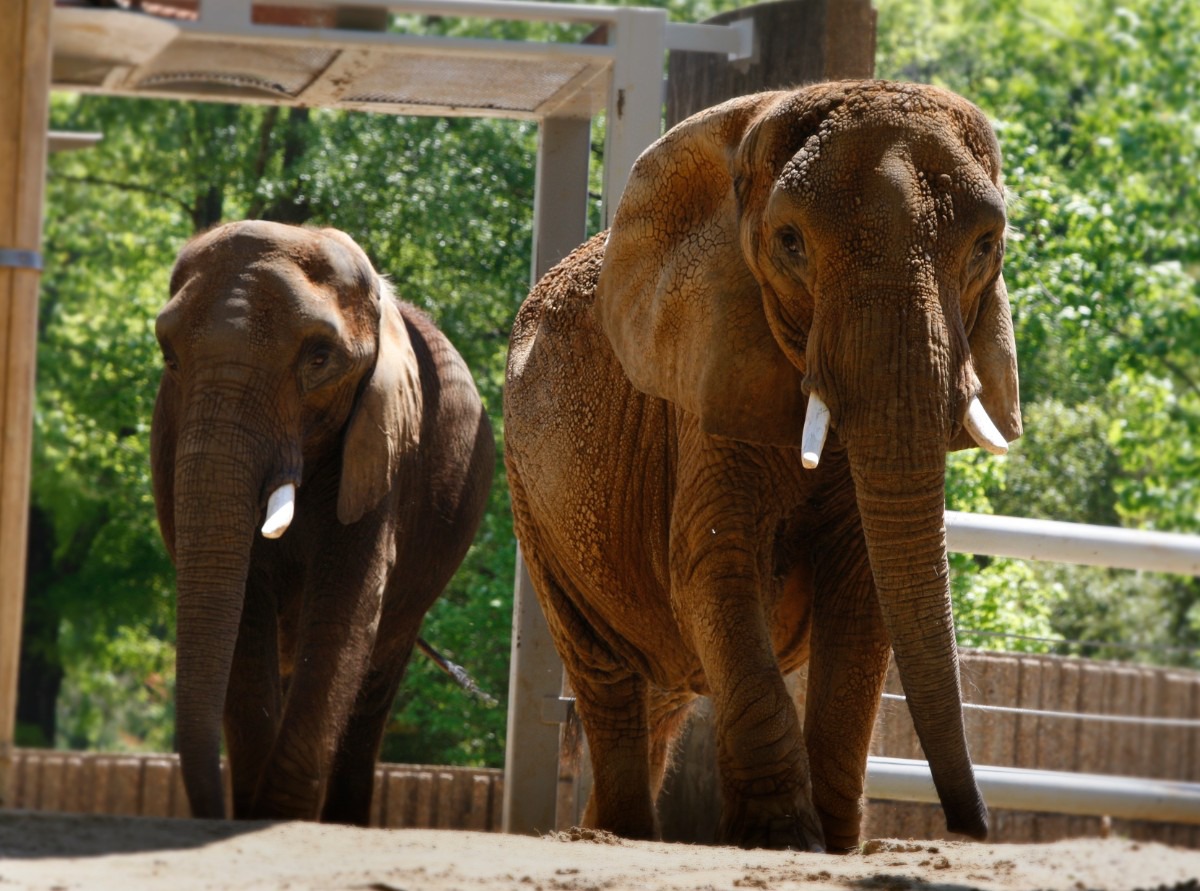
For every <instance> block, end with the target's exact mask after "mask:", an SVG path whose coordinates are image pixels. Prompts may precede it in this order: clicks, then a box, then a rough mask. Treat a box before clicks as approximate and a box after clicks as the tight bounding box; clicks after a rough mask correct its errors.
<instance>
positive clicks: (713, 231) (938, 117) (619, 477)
mask: <svg viewBox="0 0 1200 891" xmlns="http://www.w3.org/2000/svg"><path fill="white" fill-rule="evenodd" d="M1005 235H1006V217H1005V196H1004V191H1003V185H1002V178H1001V161H1000V153H999V148H998V144H997V140H996V137H995V135H994V133H993V131H992V128H991V126H990V125H989V123H988V121H987V119H986V118H985V116H984V115H983V113H982V112H980V111H979V110H978V109H977V108H976V107H975V106H974V105H972V104H971V103H969V102H968V101H967V100H965V99H963V98H961V97H959V96H957V95H955V94H953V93H951V92H949V91H946V90H942V89H939V88H936V87H932V86H922V85H916V84H904V83H895V82H887V81H874V80H854V81H839V82H829V83H821V84H815V85H809V86H804V87H801V88H797V89H793V90H784V91H770V92H763V93H757V94H754V95H749V96H744V97H741V98H737V99H733V100H731V101H728V102H726V103H724V104H721V105H717V106H715V107H713V108H710V109H708V110H706V111H703V112H700V113H699V114H697V115H694V116H692V117H690V118H688V119H686V120H684V121H682V122H681V123H679V124H678V125H676V126H675V127H673V128H672V129H670V130H669V131H668V132H667V133H666V134H665V135H664V136H662V137H661V138H660V139H659V140H658V141H657V142H655V143H654V144H653V145H651V146H650V147H649V148H648V149H647V150H646V151H645V152H644V153H643V154H642V155H641V156H640V157H639V159H638V160H637V162H636V164H635V166H634V168H633V171H632V173H631V176H630V178H629V181H628V184H627V186H626V188H625V191H624V193H623V195H622V197H621V199H620V202H619V204H618V206H617V209H616V213H615V216H614V219H613V223H612V227H611V229H610V230H609V231H608V232H607V233H601V234H599V235H597V236H595V237H594V238H592V239H591V240H590V241H588V242H587V243H585V244H584V245H582V246H581V247H579V248H577V249H576V250H575V252H574V253H572V254H570V255H569V256H568V257H567V258H566V259H564V260H563V261H562V262H561V263H559V265H557V266H556V267H554V268H553V269H551V270H550V271H549V272H548V273H547V274H546V275H545V276H544V277H543V278H542V279H541V281H540V282H538V283H537V284H536V285H535V287H534V289H533V290H532V291H531V293H530V294H529V296H528V298H527V299H526V300H525V302H524V304H523V305H522V307H521V308H520V310H519V312H518V314H517V317H516V319H515V323H514V326H513V330H512V334H511V338H510V352H509V359H508V365H507V369H506V384H505V398H504V423H505V460H506V464H507V470H508V478H509V484H510V487H511V494H512V506H513V514H514V524H515V529H516V534H517V538H518V540H519V542H520V546H521V550H522V553H523V554H524V556H525V558H526V560H527V563H528V568H529V572H530V578H531V580H532V582H533V586H534V589H535V591H536V594H537V597H538V600H539V603H540V605H541V607H542V610H543V612H544V614H545V616H546V619H547V622H548V624H549V627H550V631H551V635H552V637H553V639H554V641H555V645H556V648H557V650H558V652H559V654H560V655H561V656H562V659H563V662H564V668H565V671H566V675H567V679H568V681H569V682H570V685H571V687H572V688H573V690H574V695H575V708H576V710H577V712H578V715H579V718H580V721H581V722H582V725H583V728H584V733H585V737H586V739H587V741H588V745H589V748H590V752H591V765H592V771H593V792H592V795H591V798H590V800H589V802H588V805H587V808H586V810H585V813H584V819H585V821H586V822H587V824H588V825H591V826H594V827H597V828H601V829H604V830H608V831H610V832H613V833H615V834H618V835H621V836H627V837H632V838H655V837H656V836H657V835H658V822H657V816H656V812H655V799H656V796H657V794H658V792H659V790H660V789H661V785H662V780H663V775H664V771H665V770H666V769H667V768H668V766H669V763H670V756H671V748H672V743H673V741H674V740H675V739H676V737H677V735H678V732H679V730H680V728H681V727H683V726H684V724H685V722H686V719H687V716H688V711H689V706H690V705H691V704H692V703H693V701H694V699H695V697H697V696H698V695H707V696H710V697H711V698H712V702H713V713H714V732H715V739H716V749H717V767H718V774H719V778H720V780H719V784H720V789H721V796H722V809H721V819H720V824H719V833H720V838H721V840H723V841H725V842H726V843H730V844H737V845H741V846H744V847H778V848H794V849H802V850H814V851H819V850H826V851H847V850H852V849H854V848H855V847H856V846H857V844H858V841H859V833H860V829H861V819H862V796H863V785H864V775H865V770H866V760H867V752H868V747H869V744H870V739H871V732H872V726H873V723H874V718H875V715H876V711H877V709H878V704H879V700H880V694H881V688H882V684H883V681H884V676H885V673H886V670H887V666H888V661H889V655H890V653H892V652H894V655H895V659H896V663H897V666H898V670H899V673H900V678H901V681H902V683H903V686H904V689H905V691H906V694H907V699H908V706H909V708H910V710H911V712H912V715H913V720H914V722H915V724H916V729H917V732H918V734H919V738H920V740H921V743H922V746H923V748H924V750H925V753H926V756H927V758H928V761H929V764H930V769H931V772H932V775H933V779H934V782H935V784H936V787H937V791H938V794H939V796H940V799H941V803H942V806H943V810H944V812H945V816H946V821H947V826H948V827H949V829H950V830H951V831H954V832H957V833H961V834H965V835H968V836H972V837H974V838H985V837H986V834H987V825H988V824H987V820H988V817H987V808H986V806H985V803H984V801H983V799H982V797H981V795H980V792H979V789H978V786H977V783H976V781H975V776H974V769H973V767H972V764H971V761H970V757H969V753H968V751H967V744H966V739H965V736H964V732H963V720H962V708H961V690H960V682H959V675H958V658H957V650H956V643H955V635H954V625H953V618H952V614H951V601H950V594H949V583H948V578H949V574H948V564H947V557H946V538H945V524H944V511H945V467H946V455H947V452H949V451H952V450H956V449H962V448H968V447H971V446H974V445H980V446H982V447H983V448H984V449H987V450H988V451H990V452H994V453H1001V452H1003V451H1005V450H1006V448H1007V446H1008V443H1009V442H1010V441H1011V440H1013V439H1015V438H1016V437H1018V436H1020V434H1021V417H1020V403H1019V394H1018V380H1017V365H1016V349H1015V343H1014V338H1013V327H1012V318H1011V313H1010V308H1009V305H1008V296H1007V292H1006V290H1005V285H1004V279H1003V275H1002V270H1001V265H1002V256H1003V253H1004V244H1005ZM805 663H807V665H808V681H807V694H806V705H805V714H804V716H803V719H802V720H801V716H800V715H798V714H797V709H796V707H795V705H794V703H793V701H792V699H791V698H790V697H789V695H788V692H787V689H786V687H785V681H784V675H786V674H787V673H789V672H791V671H793V670H795V669H796V668H798V667H800V666H802V665H804V664H805Z"/></svg>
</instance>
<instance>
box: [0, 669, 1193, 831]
mask: <svg viewBox="0 0 1200 891" xmlns="http://www.w3.org/2000/svg"><path fill="white" fill-rule="evenodd" d="M962 677H963V693H964V699H965V701H966V702H969V703H979V704H983V705H1002V706H1016V707H1018V708H1023V709H1031V710H1035V709H1036V710H1040V711H1055V712H1072V713H1080V714H1084V715H1086V714H1099V715H1105V714H1107V715H1134V716H1139V717H1146V718H1150V717H1163V718H1188V719H1200V672H1193V671H1186V670H1182V669H1162V668H1145V667H1135V666H1126V665H1116V664H1113V663H1109V662H1096V661H1091V660H1087V659H1065V658H1059V657H1054V656H1016V655H1005V654H995V653H988V652H982V651H964V652H963V654H962ZM793 686H794V689H795V690H796V697H797V706H798V707H799V708H800V709H801V714H803V705H804V703H803V697H804V694H803V689H804V685H803V683H802V681H800V679H793ZM886 690H887V692H889V693H900V692H901V689H900V684H899V680H898V678H897V677H896V673H895V670H894V668H893V669H892V671H891V672H890V673H889V676H888V680H887V685H886ZM966 722H967V737H968V741H969V744H970V747H971V754H972V757H973V759H974V761H975V763H977V764H990V765H997V766H1012V767H1030V768H1040V769H1044V770H1063V771H1078V772H1085V773H1099V774H1112V775H1117V776H1139V777H1148V778H1154V779H1173V780H1183V781H1190V782H1200V728H1197V727H1195V726H1192V727H1170V726H1161V725H1153V724H1129V723H1102V722H1098V721H1090V720H1087V719H1086V718H1081V717H1075V718H1064V717H1056V716H1050V715H1031V714H1009V713H996V712H981V711H976V710H971V709H967V710H966ZM564 739H565V740H566V745H564V747H563V748H564V753H565V754H564V758H563V761H562V764H561V765H560V767H561V769H560V781H559V790H560V795H559V801H560V806H559V822H560V828H565V827H566V826H569V825H571V824H572V823H574V822H578V820H579V812H580V810H581V807H582V803H583V800H584V798H585V797H586V786H587V782H588V777H587V770H586V767H585V762H586V759H582V760H581V759H580V758H579V757H578V756H579V755H580V753H581V752H582V751H583V749H584V743H583V741H582V739H581V738H580V736H579V733H578V724H577V722H576V723H568V725H567V734H566V736H565V737H564ZM572 752H574V754H575V757H574V758H572V757H570V756H571V753H572ZM871 753H872V754H874V755H888V756H892V757H896V758H922V757H923V755H922V752H921V749H920V745H919V743H918V742H917V738H916V733H915V732H914V730H913V727H912V722H911V720H910V718H909V716H908V709H907V707H906V706H905V704H904V703H903V702H898V701H895V700H889V699H885V700H884V703H883V705H882V707H881V709H880V715H879V720H878V722H877V724H876V728H875V735H874V739H873V741H872V746H871ZM715 760H716V756H715V745H714V742H713V738H712V731H711V726H710V724H709V722H708V719H707V711H706V709H705V708H700V709H698V715H697V717H696V719H695V720H694V721H693V722H692V725H691V727H690V728H689V730H688V731H687V734H686V737H685V739H684V741H683V743H682V745H681V752H680V757H679V761H678V766H677V768H676V769H675V770H674V771H673V773H672V775H671V776H670V777H669V778H668V781H667V784H666V787H665V789H664V794H663V796H662V798H661V799H660V801H659V807H660V812H661V816H662V823H663V833H664V836H665V837H666V838H667V839H668V840H676V841H698V842H711V841H714V840H715V836H716V821H717V817H718V813H719V804H718V795H719V793H718V791H717V781H716V776H715V769H714V767H715ZM13 789H14V798H13V805H14V806H15V807H17V808H25V809H29V810H42V811H61V812H68V813H95V814H125V815H143V816H159V817H179V816H186V815H187V799H186V797H185V795H184V791H183V783H182V779H181V776H180V772H179V763H178V759H177V758H176V757H175V756H173V755H113V754H102V753H81V752H57V751H46V750H36V749H21V750H18V751H17V757H16V766H15V772H14V778H13ZM502 799H503V777H502V772H501V771H499V770H491V769H474V768H460V767H413V766H407V765H397V764H383V765H380V766H379V768H378V769H377V771H376V787H375V802H374V812H373V814H372V824H373V825H376V826H386V827H392V828H440V829H473V830H479V831H485V832H496V831H499V830H500V823H501V817H500V813H501V806H502ZM1109 833H1113V834H1117V835H1122V836H1127V837H1130V838H1135V839H1145V840H1158V841H1162V842H1165V843H1168V844H1174V845H1179V846H1185V847H1193V848H1200V827H1196V826H1184V825H1171V824H1163V823H1152V822H1127V821H1121V820H1112V821H1109V820H1107V819H1105V818H1102V817H1074V816H1065V815H1061V814H1036V813H1026V812H1018V811H1006V810H996V809H993V811H992V838H993V839H994V840H996V841H1055V840H1058V839H1062V838H1070V837H1078V836H1096V835H1104V834H1109ZM864 837H868V838H871V837H873V838H915V839H937V838H943V837H945V823H944V820H943V817H942V812H941V808H940V807H939V806H937V805H927V804H906V803H899V802H890V801H870V802H868V805H867V820H866V825H865V826H864Z"/></svg>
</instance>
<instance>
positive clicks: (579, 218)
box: [503, 117, 591, 833]
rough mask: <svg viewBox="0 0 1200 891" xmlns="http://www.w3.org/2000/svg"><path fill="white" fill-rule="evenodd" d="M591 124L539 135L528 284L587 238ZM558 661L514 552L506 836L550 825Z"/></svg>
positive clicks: (550, 122) (561, 124) (581, 120)
mask: <svg viewBox="0 0 1200 891" xmlns="http://www.w3.org/2000/svg"><path fill="white" fill-rule="evenodd" d="M590 140H591V119H590V118H588V117H554V118H546V119H545V120H543V121H542V123H541V128H540V131H539V134H538V162H537V178H536V181H535V186H534V213H533V269H532V270H531V271H532V276H533V281H534V282H536V281H537V280H538V279H539V278H541V277H542V275H544V274H545V273H546V272H547V271H548V270H549V269H550V268H551V267H552V266H553V265H554V264H555V263H557V262H558V261H559V260H561V259H562V258H563V257H565V256H566V255H567V254H568V253H570V252H571V251H572V250H574V249H575V248H576V247H578V246H579V244H581V243H582V242H583V240H584V239H585V238H586V237H587V200H588V198H587V194H588V190H587V186H588V161H589V157H590V153H591V141H590ZM561 691H562V663H561V662H560V661H559V658H558V653H557V652H556V651H555V649H554V642H553V640H551V638H550V629H549V628H548V627H547V625H546V619H545V616H543V615H542V611H541V608H540V607H539V606H538V601H537V597H536V595H535V593H534V590H533V586H532V583H531V581H530V578H529V571H528V569H527V568H526V566H525V561H524V560H523V559H522V557H521V554H520V551H519V550H518V552H517V578H516V584H515V589H514V592H513V634H512V661H511V663H510V667H509V687H508V734H507V737H506V739H505V745H504V810H503V828H504V831H505V832H516V833H534V832H549V831H550V830H552V829H554V827H555V802H556V800H557V793H558V737H559V723H558V719H557V716H556V711H557V709H556V708H555V707H549V708H548V707H547V706H548V704H552V706H557V700H558V697H559V694H560V692H561Z"/></svg>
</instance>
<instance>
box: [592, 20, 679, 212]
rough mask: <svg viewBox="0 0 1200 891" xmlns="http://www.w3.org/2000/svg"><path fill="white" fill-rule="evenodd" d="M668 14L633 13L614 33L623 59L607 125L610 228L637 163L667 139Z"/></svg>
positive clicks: (618, 63) (606, 181)
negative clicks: (664, 125)
mask: <svg viewBox="0 0 1200 891" xmlns="http://www.w3.org/2000/svg"><path fill="white" fill-rule="evenodd" d="M666 29H667V14H666V12H665V11H664V10H661V9H639V8H636V7H628V8H625V9H622V10H621V15H620V17H619V21H618V22H617V24H616V26H615V27H614V31H615V33H614V35H613V37H614V43H615V44H616V47H617V57H616V60H615V61H614V63H613V76H612V77H613V79H612V85H611V86H610V88H609V102H608V113H607V117H606V119H605V124H606V132H605V148H604V225H605V226H607V225H609V224H611V223H612V216H613V214H614V213H615V212H616V209H617V203H618V202H619V201H620V199H621V193H622V192H624V191H625V183H626V182H627V181H628V180H629V173H630V171H631V170H632V169H633V162H634V161H636V160H637V157H638V155H640V154H641V153H642V152H643V151H644V150H645V149H646V147H647V146H648V145H650V143H652V142H654V140H656V139H658V137H659V136H661V135H662V109H663V98H664V96H663V60H664V57H665V53H666Z"/></svg>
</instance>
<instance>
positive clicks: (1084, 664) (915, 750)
mask: <svg viewBox="0 0 1200 891" xmlns="http://www.w3.org/2000/svg"><path fill="white" fill-rule="evenodd" d="M962 682H963V699H964V701H966V702H973V703H979V704H983V705H1007V706H1017V707H1020V708H1027V709H1040V710H1049V711H1062V712H1078V713H1082V714H1110V715H1134V716H1140V717H1164V718H1193V719H1200V673H1197V672H1194V671H1186V670H1182V669H1169V668H1149V667H1140V666H1129V665H1118V664H1114V663H1108V662H1098V661H1093V660H1088V659H1069V658H1063V657H1056V656H1024V655H1022V656H1018V655H1010V654H997V653H987V652H983V651H974V652H973V651H964V653H963V658H962ZM886 689H887V692H889V693H901V692H902V690H901V688H900V683H899V679H898V678H897V676H896V672H895V667H894V666H893V668H892V670H891V671H890V672H889V675H888V681H887V687H886ZM965 716H966V724H967V742H968V745H969V746H970V750H971V758H972V760H973V761H974V762H975V763H976V764H990V765H997V766H1008V767H1029V768H1040V769H1043V770H1063V771H1073V772H1081V773H1099V774H1111V775H1116V776H1138V777H1150V778H1154V779H1170V780H1182V781H1187V782H1200V729H1198V728H1187V727H1178V728H1174V727H1161V726H1155V725H1137V724H1123V723H1108V722H1098V721H1088V720H1085V719H1067V718H1059V717H1053V716H1046V715H1013V714H998V713H994V712H981V711H976V710H970V709H968V710H966V712H965ZM871 753H872V754H874V755H890V756H892V757H897V758H922V757H923V755H922V753H921V748H920V744H919V743H918V742H917V738H916V733H915V731H914V730H913V727H912V721H911V719H910V718H909V715H908V709H907V707H906V706H905V705H904V703H902V702H896V701H894V700H884V703H883V705H882V707H881V709H880V715H879V720H878V722H877V723H876V727H875V738H874V740H873V741H872V747H871ZM867 811H868V813H867V825H866V832H865V834H867V835H869V836H871V837H900V838H924V839H935V838H946V837H948V836H947V835H946V832H945V823H944V820H943V817H942V812H941V808H940V807H939V806H937V805H918V804H902V803H897V802H877V801H872V802H870V803H869V805H868V809H867ZM1109 833H1112V834H1115V835H1120V836H1125V837H1129V838H1134V839H1141V840H1157V841H1162V842H1165V843H1168V844H1175V845H1181V846H1186V847H1196V848H1200V827H1194V826H1185V825H1172V824H1164V823H1153V822H1131V821H1124V820H1112V821H1111V822H1110V821H1108V820H1103V819H1101V818H1100V817H1075V816H1066V815H1063V814H1036V813H1026V812H1018V811H1007V810H993V812H992V838H993V839H995V840H997V841H1006V842H1026V841H1054V840H1057V839H1062V838H1072V837H1079V836H1096V835H1105V834H1109Z"/></svg>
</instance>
